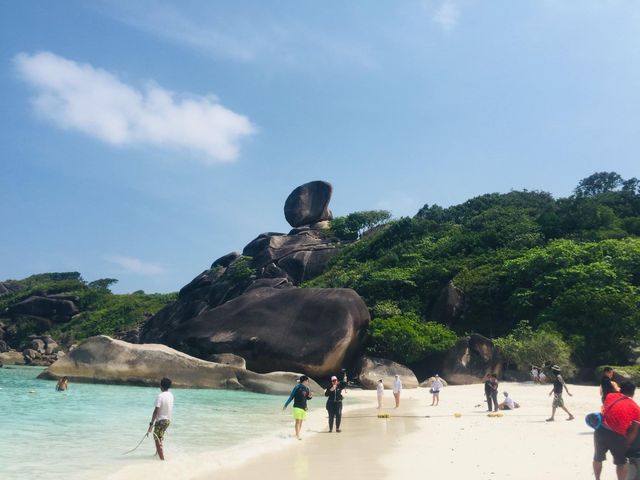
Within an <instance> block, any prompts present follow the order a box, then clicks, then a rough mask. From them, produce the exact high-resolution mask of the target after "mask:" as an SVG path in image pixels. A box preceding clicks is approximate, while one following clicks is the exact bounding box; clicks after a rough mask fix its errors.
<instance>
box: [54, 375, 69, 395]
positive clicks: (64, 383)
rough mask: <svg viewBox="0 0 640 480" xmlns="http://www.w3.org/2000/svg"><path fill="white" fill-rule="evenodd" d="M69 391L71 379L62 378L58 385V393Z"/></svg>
mask: <svg viewBox="0 0 640 480" xmlns="http://www.w3.org/2000/svg"><path fill="white" fill-rule="evenodd" d="M68 389H69V377H62V378H61V379H60V380H58V383H57V384H56V392H65V391H67V390H68Z"/></svg>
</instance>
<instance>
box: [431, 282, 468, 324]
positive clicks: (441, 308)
mask: <svg viewBox="0 0 640 480" xmlns="http://www.w3.org/2000/svg"><path fill="white" fill-rule="evenodd" d="M464 309H465V297H464V293H463V292H462V290H461V289H459V288H458V287H456V286H455V285H454V284H453V281H450V282H449V283H447V286H446V287H444V288H443V289H442V291H441V292H440V295H439V297H438V299H437V300H436V303H435V305H434V306H433V310H432V314H431V318H433V319H434V320H435V321H437V322H439V323H442V324H444V325H449V326H451V325H453V324H455V323H456V321H457V320H458V319H460V318H461V317H462V316H463V314H464Z"/></svg>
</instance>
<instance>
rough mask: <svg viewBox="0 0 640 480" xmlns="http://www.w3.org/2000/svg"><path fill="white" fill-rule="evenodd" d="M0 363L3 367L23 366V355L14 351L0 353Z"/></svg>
mask: <svg viewBox="0 0 640 480" xmlns="http://www.w3.org/2000/svg"><path fill="white" fill-rule="evenodd" d="M0 363H2V364H4V365H24V355H23V354H22V353H20V352H16V351H15V350H11V351H8V352H3V353H0Z"/></svg>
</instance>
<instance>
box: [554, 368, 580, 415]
mask: <svg viewBox="0 0 640 480" xmlns="http://www.w3.org/2000/svg"><path fill="white" fill-rule="evenodd" d="M551 373H553V375H555V377H556V378H555V380H554V381H553V388H552V389H551V391H550V392H549V396H551V395H552V394H553V402H552V404H551V417H550V418H547V422H553V420H554V417H555V416H556V409H557V408H558V407H560V408H561V409H562V410H564V411H565V412H567V415H569V418H567V420H573V419H574V418H575V417H574V416H573V415H572V414H571V412H570V411H569V410H567V407H565V406H564V400H563V399H562V389H563V388H564V389H565V390H566V391H567V395H569V396H570V397H572V396H573V395H571V393H569V389H568V388H567V384H566V383H564V379H563V378H562V375H560V367H558V366H557V365H554V366H553V367H551Z"/></svg>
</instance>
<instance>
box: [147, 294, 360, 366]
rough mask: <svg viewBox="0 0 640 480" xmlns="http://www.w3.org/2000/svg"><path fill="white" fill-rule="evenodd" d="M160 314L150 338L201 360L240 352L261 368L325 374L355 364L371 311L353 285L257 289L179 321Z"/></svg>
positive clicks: (249, 363)
mask: <svg viewBox="0 0 640 480" xmlns="http://www.w3.org/2000/svg"><path fill="white" fill-rule="evenodd" d="M161 320H162V319H161V318H160V317H158V316H156V317H154V318H153V319H152V320H151V321H150V323H149V326H148V328H145V331H146V332H147V333H146V334H145V336H144V337H143V338H144V341H145V342H160V343H164V344H166V345H169V346H171V347H174V348H176V349H178V350H181V351H184V352H188V353H190V354H193V355H196V356H198V357H201V358H207V357H209V355H211V354H217V353H234V354H236V355H240V356H242V357H243V358H244V359H245V360H246V361H247V367H248V368H249V369H251V370H254V371H257V372H269V371H273V370H290V371H301V372H303V373H306V374H307V375H310V376H317V377H322V376H326V375H330V374H332V373H335V372H336V371H339V370H340V368H342V367H343V365H347V364H349V363H350V362H351V361H352V359H353V356H354V354H355V353H356V351H357V350H358V349H359V348H360V347H361V345H362V342H363V340H364V335H365V332H366V328H367V325H368V323H369V311H368V309H367V307H366V305H365V304H364V302H363V301H362V299H361V298H360V297H359V296H358V294H357V293H355V292H354V291H353V290H350V289H311V288H309V289H307V288H305V289H299V288H268V287H267V288H254V289H251V290H249V291H248V292H247V293H245V294H244V295H241V296H240V297H237V298H235V299H233V300H230V301H228V302H226V303H225V304H223V305H221V306H219V307H217V308H214V309H212V310H209V311H207V312H205V313H203V314H201V315H199V316H195V317H186V318H184V317H183V319H182V321H181V322H180V323H179V324H175V325H170V326H167V325H162V324H161V323H159V322H160V321H161Z"/></svg>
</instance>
